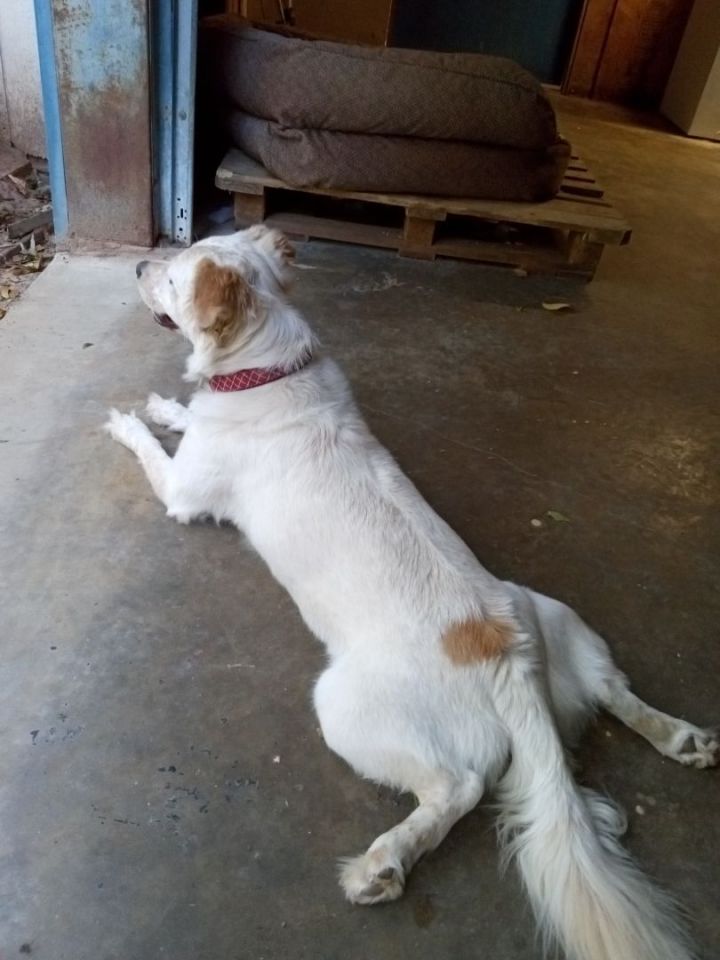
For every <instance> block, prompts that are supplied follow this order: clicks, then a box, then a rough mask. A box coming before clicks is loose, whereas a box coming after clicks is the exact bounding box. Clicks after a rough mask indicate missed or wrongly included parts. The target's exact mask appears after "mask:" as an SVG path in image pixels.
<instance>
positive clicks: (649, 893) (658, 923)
mask: <svg viewBox="0 0 720 960" xmlns="http://www.w3.org/2000/svg"><path fill="white" fill-rule="evenodd" d="M505 670H507V673H506V674H505V676H502V673H503V672H504V671H505ZM498 681H499V682H498V688H497V695H496V700H495V706H496V709H497V711H498V713H499V714H500V716H501V717H502V720H503V722H504V723H505V725H506V726H507V728H508V730H509V731H510V736H511V739H512V763H511V766H510V768H509V770H508V772H507V773H506V775H505V776H504V777H503V779H502V781H501V783H500V790H499V793H500V807H501V816H500V824H499V831H500V836H501V839H502V841H503V845H504V848H503V851H504V854H505V859H506V860H509V859H511V858H514V859H515V860H516V861H517V863H518V866H519V868H520V871H521V874H522V878H523V881H524V883H525V887H526V889H527V891H528V894H529V896H530V899H531V901H532V905H533V908H534V910H535V914H536V916H537V918H538V922H539V924H540V928H541V931H542V934H543V937H544V939H545V944H546V946H549V945H551V944H552V943H555V942H557V943H559V944H560V945H561V946H562V947H563V949H564V950H565V952H566V954H567V956H568V957H569V958H571V960H691V958H692V957H693V951H692V948H691V947H690V945H689V942H688V939H687V937H686V935H685V933H684V930H683V927H682V924H681V923H680V921H679V918H678V915H677V910H676V908H675V906H674V904H673V902H672V900H671V899H670V898H669V897H667V896H666V895H665V894H664V893H662V892H661V891H659V890H658V889H656V888H655V887H654V886H653V885H652V884H651V883H650V881H649V880H648V879H647V878H645V877H644V876H643V874H642V873H641V872H640V870H639V869H638V868H637V867H636V866H635V864H634V863H633V862H632V860H631V859H630V857H629V855H628V854H627V853H626V852H625V851H624V850H623V849H622V847H621V846H620V844H619V843H618V840H617V837H618V836H619V835H620V834H621V833H622V831H623V820H624V818H623V816H622V814H621V813H620V812H619V811H618V809H617V808H616V807H615V806H614V804H612V803H611V802H610V801H609V800H606V799H605V798H603V797H601V796H599V795H598V794H595V793H593V792H592V791H589V790H588V791H586V790H582V791H581V790H580V789H579V788H578V786H577V784H576V783H575V781H574V780H573V777H572V775H571V773H570V770H569V769H568V766H567V763H566V760H565V755H564V752H563V748H562V744H561V742H560V739H559V736H558V734H557V731H556V728H555V724H554V722H553V719H552V716H551V714H550V711H549V709H548V706H547V701H546V699H545V695H544V691H543V689H542V687H541V684H540V682H539V680H538V677H537V674H536V671H535V670H534V668H533V666H532V665H531V664H529V663H528V662H527V661H525V660H524V658H523V655H522V654H520V655H519V656H518V655H517V654H516V655H511V656H510V657H509V658H508V659H507V661H506V663H505V664H504V665H503V666H502V667H501V668H500V671H499V675H498Z"/></svg>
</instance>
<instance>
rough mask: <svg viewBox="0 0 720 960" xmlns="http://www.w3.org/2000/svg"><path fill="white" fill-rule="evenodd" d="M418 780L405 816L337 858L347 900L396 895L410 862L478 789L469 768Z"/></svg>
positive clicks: (467, 806) (472, 802)
mask: <svg viewBox="0 0 720 960" xmlns="http://www.w3.org/2000/svg"><path fill="white" fill-rule="evenodd" d="M423 780H424V783H422V785H420V784H417V785H415V787H414V790H413V792H414V793H415V794H416V796H417V798H418V807H417V808H416V809H415V810H413V812H412V813H411V814H410V816H409V817H407V818H406V819H405V820H403V821H402V823H399V824H398V825H397V826H396V827H393V828H392V830H388V831H387V833H383V834H382V835H381V836H379V837H378V838H377V840H375V842H374V843H373V844H372V845H371V846H370V848H369V849H368V851H367V852H366V853H364V854H362V855H361V856H359V857H352V858H348V859H347V860H344V861H343V862H342V865H341V870H340V883H341V885H342V887H343V889H344V891H345V895H346V896H347V898H348V900H350V901H351V902H352V903H361V904H372V903H381V902H383V901H385V900H396V899H397V898H398V897H400V896H401V895H402V893H403V890H404V888H405V877H406V876H407V874H408V873H409V872H410V870H411V868H412V867H413V865H414V864H415V863H417V861H418V860H419V859H420V857H422V856H423V854H425V853H428V852H429V851H430V850H434V849H435V847H437V846H438V844H439V843H440V842H441V841H442V840H443V839H444V837H445V836H446V835H447V833H448V831H449V830H450V828H451V827H452V826H453V825H454V824H455V823H456V822H457V821H458V820H459V819H460V818H461V817H463V816H465V814H466V813H468V812H469V811H470V810H472V809H473V807H474V806H476V804H477V803H478V801H479V800H480V798H481V796H482V794H483V783H482V780H481V778H480V777H479V776H478V775H477V774H476V773H473V772H472V771H470V770H468V771H467V772H466V773H465V774H464V775H462V776H461V777H457V776H453V775H451V774H450V773H447V772H445V771H443V770H436V771H429V772H428V773H427V774H426V775H425V776H424V777H423Z"/></svg>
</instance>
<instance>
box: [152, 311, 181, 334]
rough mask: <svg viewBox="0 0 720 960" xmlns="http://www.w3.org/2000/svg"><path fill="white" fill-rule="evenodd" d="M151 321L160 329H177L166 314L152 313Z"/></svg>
mask: <svg viewBox="0 0 720 960" xmlns="http://www.w3.org/2000/svg"><path fill="white" fill-rule="evenodd" d="M153 320H154V321H155V323H159V324H160V326H161V327H165V328H166V329H167V330H178V329H179V327H178V325H177V324H176V323H175V321H174V320H173V319H172V318H171V317H169V316H168V315H167V314H166V313H153Z"/></svg>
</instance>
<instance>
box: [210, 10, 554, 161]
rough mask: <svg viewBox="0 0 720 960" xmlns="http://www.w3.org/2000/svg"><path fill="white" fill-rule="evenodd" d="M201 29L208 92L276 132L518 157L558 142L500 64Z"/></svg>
mask: <svg viewBox="0 0 720 960" xmlns="http://www.w3.org/2000/svg"><path fill="white" fill-rule="evenodd" d="M204 26H205V29H204V30H203V42H204V46H205V61H206V63H205V67H204V69H210V70H211V71H212V73H213V77H214V82H215V87H216V89H218V90H219V92H220V93H221V94H222V95H224V96H225V97H226V98H227V99H229V100H230V101H231V102H232V103H233V104H234V105H235V106H236V107H238V108H239V109H241V110H243V111H244V112H246V113H249V114H252V115H253V116H256V117H263V118H264V119H266V120H273V121H275V122H276V123H279V124H281V125H282V126H286V127H291V128H300V129H318V130H337V131H340V132H344V133H374V134H390V135H396V136H410V137H421V138H426V139H441V140H469V141H473V142H478V143H491V144H496V145H498V146H509V147H521V148H524V149H538V148H541V147H547V146H550V145H552V144H553V143H554V142H555V141H556V139H557V128H556V123H555V113H554V111H553V108H552V105H551V104H550V102H549V100H548V98H547V96H546V95H545V92H544V91H543V89H542V87H541V85H540V84H539V83H538V82H537V80H535V78H534V77H532V76H531V75H530V74H529V73H528V72H527V71H526V70H524V69H523V68H522V67H520V66H518V65H517V64H516V63H513V62H512V61H511V60H506V59H504V58H502V57H489V56H484V55H480V54H464V53H461V54H458V53H434V52H429V51H420V50H401V49H394V48H384V47H362V46H355V45H350V44H343V43H331V42H328V41H321V40H314V41H308V40H300V39H297V38H294V37H285V36H280V35H278V34H275V33H270V32H267V31H264V30H256V29H254V28H252V27H249V26H246V25H244V24H243V22H242V21H240V20H237V19H233V18H232V17H224V16H222V17H211V18H209V19H208V20H206V21H204Z"/></svg>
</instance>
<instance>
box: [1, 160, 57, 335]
mask: <svg viewBox="0 0 720 960" xmlns="http://www.w3.org/2000/svg"><path fill="white" fill-rule="evenodd" d="M0 153H1V154H2V156H3V157H6V156H7V148H6V147H3V145H2V144H0ZM0 174H1V175H0V320H2V318H3V317H4V316H5V314H6V313H7V309H8V307H9V306H10V304H11V303H12V301H13V300H16V299H17V298H18V297H19V296H20V295H21V294H22V293H23V292H24V291H25V290H26V289H27V287H28V286H29V285H30V284H31V283H32V281H33V280H34V279H35V277H36V276H37V275H38V274H39V273H40V272H41V271H42V270H43V269H44V268H45V267H46V266H47V264H48V263H49V262H50V260H51V259H52V257H53V253H54V242H53V234H52V205H51V203H50V186H49V181H48V169H47V162H46V161H45V160H41V159H31V158H26V157H23V156H22V155H20V158H19V159H18V160H17V161H15V162H14V163H12V164H9V165H8V164H6V165H4V166H0Z"/></svg>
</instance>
